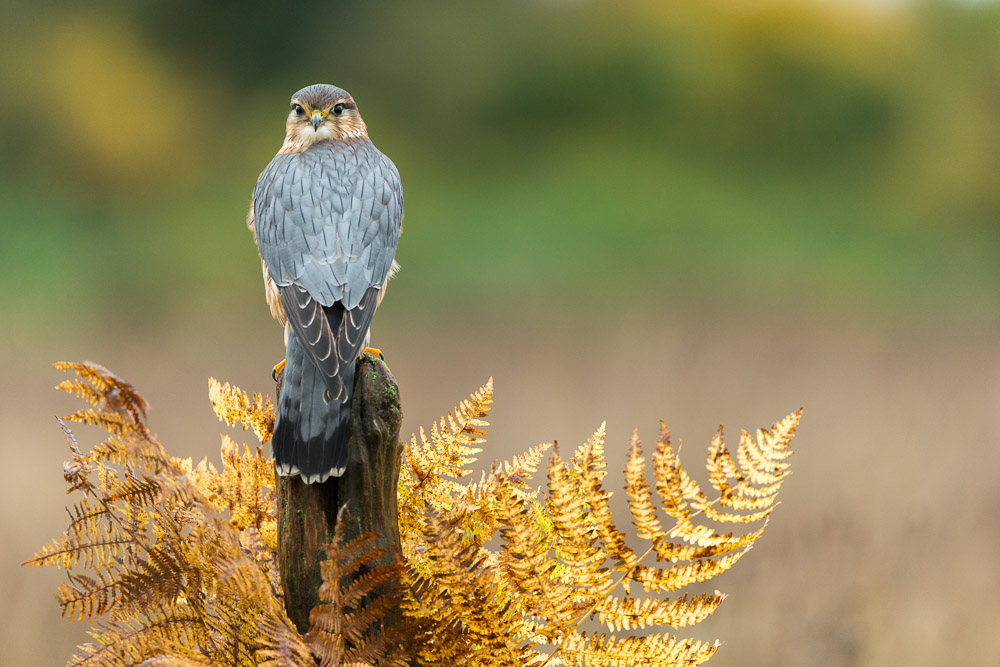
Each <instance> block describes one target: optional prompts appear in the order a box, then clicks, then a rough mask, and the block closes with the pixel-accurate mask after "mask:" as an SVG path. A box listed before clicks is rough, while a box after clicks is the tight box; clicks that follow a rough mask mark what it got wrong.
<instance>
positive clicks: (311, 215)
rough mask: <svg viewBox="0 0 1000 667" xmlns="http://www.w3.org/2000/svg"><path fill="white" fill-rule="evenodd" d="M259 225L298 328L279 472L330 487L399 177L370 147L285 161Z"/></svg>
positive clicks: (283, 407) (283, 404) (264, 252)
mask: <svg viewBox="0 0 1000 667" xmlns="http://www.w3.org/2000/svg"><path fill="white" fill-rule="evenodd" d="M305 90H308V89H305ZM345 95H346V94H345ZM253 214H254V226H255V231H256V237H257V246H258V249H259V250H260V255H261V259H262V260H263V262H264V265H265V267H266V269H267V272H268V273H269V274H270V277H271V279H273V281H274V283H275V284H276V285H277V287H278V290H279V293H280V298H281V304H282V306H283V308H284V311H285V315H286V317H287V321H288V325H287V326H288V334H287V336H286V338H287V350H286V365H285V370H284V374H285V375H284V385H283V388H282V392H281V396H280V399H279V401H278V409H277V419H276V423H275V430H274V436H273V437H272V448H273V451H274V457H275V465H276V466H277V470H278V472H279V473H281V474H285V475H290V474H300V475H301V476H302V479H303V480H304V481H306V482H307V483H310V482H322V481H325V480H326V479H327V478H328V477H329V476H331V475H334V476H338V475H341V474H343V471H344V467H345V466H346V462H347V456H348V452H347V439H348V428H347V421H348V419H349V416H350V395H351V391H352V389H353V384H354V363H355V361H356V359H357V357H358V355H359V353H360V351H361V350H362V346H363V345H364V344H365V341H366V337H367V334H368V329H369V326H370V323H371V318H372V315H373V314H374V311H375V308H376V307H377V305H378V300H379V292H380V290H382V289H384V287H385V283H386V281H387V280H388V276H389V273H390V270H391V269H392V267H393V257H394V255H395V252H396V245H397V243H398V241H399V234H400V231H401V226H402V218H403V192H402V187H401V184H400V178H399V173H398V172H397V171H396V167H395V166H394V165H393V164H392V162H391V161H390V160H389V159H388V158H387V157H386V156H384V155H383V154H382V153H380V152H379V151H378V149H376V148H375V146H374V145H373V144H372V143H371V141H370V140H369V139H368V138H367V137H366V136H362V137H351V138H347V139H341V140H336V141H322V142H319V143H316V144H313V145H312V146H310V147H309V148H307V149H305V150H304V151H302V152H294V153H279V154H278V155H276V156H275V157H274V159H273V160H271V163H270V164H268V166H267V168H265V169H264V171H263V172H262V173H261V175H260V178H259V179H258V181H257V186H256V188H255V189H254V193H253Z"/></svg>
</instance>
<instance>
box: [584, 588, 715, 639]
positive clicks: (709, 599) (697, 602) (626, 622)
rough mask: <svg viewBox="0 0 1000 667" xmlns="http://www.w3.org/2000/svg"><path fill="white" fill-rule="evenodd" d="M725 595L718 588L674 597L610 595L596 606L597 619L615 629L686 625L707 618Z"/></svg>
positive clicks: (681, 626)
mask: <svg viewBox="0 0 1000 667" xmlns="http://www.w3.org/2000/svg"><path fill="white" fill-rule="evenodd" d="M725 599H726V596H725V595H723V594H722V593H719V592H718V591H716V593H715V594H714V595H709V594H708V593H702V594H701V595H697V596H695V597H693V598H689V597H688V595H687V593H685V594H684V595H682V596H681V597H679V598H674V599H672V600H671V599H669V598H666V599H663V600H657V599H656V598H646V599H645V600H639V599H636V598H630V597H625V598H618V597H613V596H609V597H607V598H605V599H604V601H603V602H602V603H601V604H599V605H598V606H597V608H596V611H597V614H598V620H599V621H600V622H601V623H602V624H604V625H606V626H607V627H608V628H610V629H611V630H612V631H615V632H617V631H619V630H635V629H637V628H645V627H647V626H648V627H655V626H658V625H669V626H671V627H673V628H684V627H687V626H689V625H695V624H696V623H700V622H702V621H703V620H705V619H706V618H708V616H709V615H711V614H712V612H714V611H715V610H716V609H717V608H718V607H719V605H720V604H722V601H723V600H725Z"/></svg>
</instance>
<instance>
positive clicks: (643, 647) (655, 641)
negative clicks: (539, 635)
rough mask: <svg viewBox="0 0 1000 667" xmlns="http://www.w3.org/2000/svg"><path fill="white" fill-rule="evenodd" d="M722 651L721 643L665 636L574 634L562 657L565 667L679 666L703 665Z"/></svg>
mask: <svg viewBox="0 0 1000 667" xmlns="http://www.w3.org/2000/svg"><path fill="white" fill-rule="evenodd" d="M717 649H718V643H717V642H716V643H713V644H709V643H707V642H700V641H694V640H692V639H684V640H681V639H678V638H676V637H666V636H664V635H649V636H647V637H625V638H622V639H617V638H616V637H615V636H614V635H612V636H610V637H608V636H606V635H605V634H604V633H601V634H599V635H598V634H596V633H595V634H593V635H588V634H587V633H585V632H581V633H578V634H577V633H574V634H573V635H572V636H571V637H570V638H569V640H568V641H567V642H566V644H565V645H564V646H563V647H562V650H561V651H560V654H559V657H560V658H561V659H562V661H563V664H564V665H568V666H572V667H597V666H598V665H616V666H617V665H649V666H650V667H654V666H663V667H675V666H676V665H700V664H701V663H703V662H705V661H706V660H708V659H709V658H711V657H712V655H713V654H714V653H715V651H716V650H717Z"/></svg>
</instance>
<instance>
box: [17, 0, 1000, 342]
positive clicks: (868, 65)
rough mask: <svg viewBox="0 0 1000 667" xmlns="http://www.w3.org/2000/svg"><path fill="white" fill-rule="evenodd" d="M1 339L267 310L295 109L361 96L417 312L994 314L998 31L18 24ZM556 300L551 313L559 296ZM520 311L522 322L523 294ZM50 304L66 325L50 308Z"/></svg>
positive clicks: (778, 21)
mask: <svg viewBox="0 0 1000 667" xmlns="http://www.w3.org/2000/svg"><path fill="white" fill-rule="evenodd" d="M0 12H2V21H0V42H2V43H3V44H5V47H4V55H3V57H2V60H0V85H2V87H3V89H4V90H5V91H6V93H5V94H4V95H2V96H0V177H2V183H0V230H2V233H3V237H2V238H3V243H2V244H0V280H3V281H4V283H5V284H15V285H19V286H21V287H20V289H17V290H13V292H12V293H8V294H7V295H5V298H7V299H10V300H11V303H9V304H8V305H7V308H8V310H7V312H8V313H13V314H14V316H15V317H14V321H18V320H26V319H37V318H46V317H51V318H66V317H67V316H77V317H79V316H83V315H84V314H85V313H87V312H88V311H90V310H91V309H92V308H93V307H94V306H95V305H97V304H100V305H101V307H102V309H103V312H104V313H105V315H107V316H108V317H111V318H115V317H120V318H121V319H122V320H124V321H129V322H132V323H135V322H136V321H140V320H141V321H145V322H151V323H153V324H155V323H157V322H159V321H163V320H165V319H166V317H168V316H170V315H171V314H172V313H176V312H177V309H180V308H190V307H191V305H192V303H194V304H196V305H197V304H201V305H203V306H205V307H211V308H216V307H217V305H218V302H219V301H220V300H221V299H223V298H224V300H225V301H226V302H227V303H228V304H229V306H230V307H231V309H232V310H233V312H235V313H238V312H241V309H243V308H259V307H260V304H259V303H258V302H259V301H260V283H259V273H258V271H259V267H258V265H257V262H256V258H255V257H254V250H253V247H252V244H251V242H250V236H249V234H248V232H247V231H246V229H245V226H244V224H243V216H244V214H245V210H246V207H247V204H248V202H249V196H250V191H251V189H252V187H253V183H254V181H255V180H256V177H257V174H258V173H259V171H260V170H261V169H262V168H263V167H264V165H265V164H266V163H267V161H268V160H269V159H270V157H271V155H272V154H273V153H274V151H275V150H276V148H277V147H278V145H279V144H280V141H281V138H282V133H283V117H284V114H285V109H286V101H287V99H288V97H289V96H290V94H291V93H292V92H294V91H295V90H296V89H298V88H299V87H300V86H303V85H306V84H309V83H314V82H318V81H325V82H331V83H336V84H338V85H341V86H343V87H345V88H347V89H348V90H349V91H351V92H352V94H354V96H355V98H356V99H357V100H358V102H359V106H360V108H361V110H362V112H363V113H364V115H365V118H366V120H367V121H368V125H369V128H370V131H371V135H372V137H373V139H374V140H375V142H376V144H377V145H378V146H379V147H380V148H381V149H382V150H383V151H385V152H386V153H387V154H389V155H390V157H392V159H393V160H394V161H395V162H396V164H397V166H398V167H399V169H400V172H401V173H402V175H403V183H404V189H405V193H406V222H405V234H404V237H403V241H402V244H401V246H400V250H399V259H400V261H401V263H402V264H403V266H404V269H405V275H406V280H402V279H400V280H399V281H398V285H397V286H396V287H394V292H397V293H400V292H401V293H402V296H398V297H397V298H398V299H399V303H400V304H410V306H411V307H413V308H414V309H419V308H420V307H423V306H425V305H426V304H427V303H429V302H430V301H432V300H434V299H437V298H443V297H445V296H459V297H463V296H466V297H467V296H471V295H473V294H483V293H491V294H494V295H495V296H497V297H498V298H500V299H501V300H503V299H505V298H506V299H509V301H510V302H511V303H513V302H515V301H517V300H520V299H523V298H527V299H528V300H529V301H534V302H536V303H537V304H539V305H542V306H545V305H551V304H554V303H559V304H565V305H568V306H570V307H585V306H587V305H588V304H591V305H592V304H595V303H596V304H598V305H599V306H600V307H604V308H609V307H615V305H616V304H618V303H620V302H622V301H625V302H632V303H636V304H647V305H648V304H653V305H655V307H657V308H662V309H669V308H670V305H671V304H672V303H676V302H681V301H686V302H689V303H696V302H701V303H703V304H704V305H705V306H706V307H714V306H717V305H719V304H721V305H735V304H742V305H749V306H750V307H758V306H770V305H774V304H778V303H780V302H782V300H784V299H786V298H787V297H788V296H794V297H795V298H799V299H802V301H803V303H804V305H805V307H809V308H817V309H828V308H833V309H843V310H844V311H845V312H847V311H851V312H855V311H857V309H858V307H859V306H860V311H857V312H860V313H863V314H871V313H881V314H883V315H885V316H888V317H896V316H904V317H907V318H910V317H915V318H925V317H927V316H928V314H931V313H933V315H934V317H937V318H948V317H961V318H973V319H983V318H988V319H993V318H995V316H996V313H997V312H1000V309H998V306H1000V297H998V294H1000V290H998V287H1000V188H998V187H997V179H998V177H1000V170H998V166H1000V150H998V149H1000V8H998V7H997V6H996V5H994V4H992V3H989V4H961V3H951V2H945V1H939V2H929V1H928V2H917V3H912V4H902V5H898V6H897V5H894V6H891V7H885V6H875V5H871V6H866V5H863V4H858V3H853V2H842V3H822V2H819V1H818V0H797V1H796V0H761V1H753V2H747V1H746V0H703V1H702V2H697V3H669V2H661V1H659V0H626V1H622V2H615V3H610V2H583V1H570V0H564V1H557V0H536V1H534V2H526V1H521V2H509V3H490V4H486V3H482V4H481V3H463V4H459V3H446V2H426V3H403V2H385V3H338V2H329V1H327V2H314V1H312V0H302V1H300V2H295V3H289V4H280V5H279V4H278V3H245V2H233V1H228V0H227V1H225V2H216V3H201V2H195V1H194V0H180V1H175V2H146V3H122V2H94V3H88V4H87V5H86V6H83V5H76V6H66V5H65V4H64V3H52V2H31V3H28V2H8V3H6V4H5V5H4V7H3V8H2V9H0ZM543 285H545V286H546V287H545V289H542V287H541V286H543ZM525 295H527V296H526V297H525ZM40 304H59V308H43V307H40Z"/></svg>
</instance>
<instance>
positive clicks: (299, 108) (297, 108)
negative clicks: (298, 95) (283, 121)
mask: <svg viewBox="0 0 1000 667" xmlns="http://www.w3.org/2000/svg"><path fill="white" fill-rule="evenodd" d="M292 111H294V112H295V113H297V114H298V115H300V116H301V115H302V114H304V113H305V112H306V110H305V109H303V108H302V105H301V104H293V105H292Z"/></svg>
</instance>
